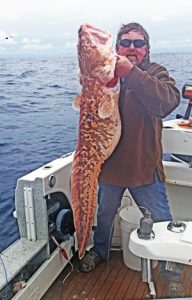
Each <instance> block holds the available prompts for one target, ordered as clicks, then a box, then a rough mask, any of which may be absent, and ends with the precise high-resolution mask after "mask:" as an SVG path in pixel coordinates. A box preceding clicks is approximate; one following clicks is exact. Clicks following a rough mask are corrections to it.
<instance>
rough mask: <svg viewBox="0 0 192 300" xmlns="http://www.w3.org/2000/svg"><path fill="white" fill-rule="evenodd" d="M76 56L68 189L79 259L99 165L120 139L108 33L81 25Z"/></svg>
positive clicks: (92, 207) (90, 219) (88, 228)
mask: <svg viewBox="0 0 192 300" xmlns="http://www.w3.org/2000/svg"><path fill="white" fill-rule="evenodd" d="M78 58H79V67H80V74H79V75H80V83H81V85H82V91H81V93H80V94H79V95H78V96H77V97H76V99H75V100H74V106H75V107H78V108H80V120H79V134H78V143H77V148H76V152H75V156H74V161H73V167H72V190H71V192H72V208H73V215H74V224H75V229H76V234H77V242H78V251H79V257H80V258H82V257H83V256H84V253H85V249H86V243H87V240H88V238H89V235H90V231H91V226H92V222H93V218H94V214H95V208H96V197H97V184H98V176H99V173H100V170H101V165H102V164H103V163H104V161H105V160H106V159H107V158H108V157H109V156H110V155H111V153H112V152H113V150H114V149H115V147H116V145H117V143H118V141H119V138H120V134H121V122H120V115H119V110H118V100H119V81H118V79H117V78H115V79H114V69H115V64H116V56H115V54H114V52H113V50H112V39H111V35H110V33H109V32H107V31H102V30H100V29H98V28H95V27H93V26H91V25H89V24H83V25H82V26H81V27H80V29H79V42H78ZM113 83H114V84H113ZM112 85H115V86H113V87H111V86H112Z"/></svg>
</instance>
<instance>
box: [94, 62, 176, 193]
mask: <svg viewBox="0 0 192 300" xmlns="http://www.w3.org/2000/svg"><path fill="white" fill-rule="evenodd" d="M179 101H180V93H179V91H178V89H177V88H176V87H175V81H174V79H172V78H170V77H169V74H168V72H167V70H166V69H165V68H164V67H163V66H161V65H159V64H156V63H149V64H148V66H147V67H146V68H145V70H141V69H140V68H138V67H137V66H134V67H133V69H132V70H131V71H130V73H129V75H128V76H127V78H126V79H125V80H124V82H123V83H122V84H121V91H120V102H119V109H120V115H121V122H122V134H121V138H120V141H119V144H118V145H117V147H116V149H115V150H114V152H113V153H112V155H111V156H110V157H109V158H108V159H107V160H106V161H105V163H104V164H103V166H102V169H101V173H100V176H99V181H100V182H103V183H109V184H115V185H120V186H125V187H136V186H141V185H145V184H151V183H153V182H154V181H155V173H156V170H157V172H158V174H159V177H160V179H161V180H162V181H164V180H165V175H164V170H163V165H162V145H161V133H162V118H163V117H165V116H167V115H168V114H169V113H170V112H171V111H173V110H174V109H175V108H176V107H177V106H178V104H179Z"/></svg>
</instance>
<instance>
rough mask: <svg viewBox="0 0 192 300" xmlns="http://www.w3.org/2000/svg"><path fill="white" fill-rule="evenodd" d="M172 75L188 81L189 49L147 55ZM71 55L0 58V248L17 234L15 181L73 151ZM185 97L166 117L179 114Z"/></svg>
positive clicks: (191, 74) (75, 84) (191, 70)
mask: <svg viewBox="0 0 192 300" xmlns="http://www.w3.org/2000/svg"><path fill="white" fill-rule="evenodd" d="M151 58H152V59H151V60H152V61H155V62H158V63H161V64H163V65H164V66H166V68H167V69H168V71H169V73H170V75H171V76H172V77H173V78H175V80H176V82H177V87H178V88H179V90H180V91H181V90H182V87H183V85H184V84H186V83H189V84H192V53H177V54H173V53H163V54H152V55H151ZM77 68H78V63H77V58H76V57H73V58H72V57H69V58H65V57H64V58H51V59H49V58H45V59H42V58H32V59H29V58H23V59H21V58H7V59H0V162H1V163H0V252H1V251H3V250H4V249H5V248H7V247H8V246H9V245H10V244H12V243H13V242H14V241H15V240H16V239H18V238H19V232H18V227H17V221H16V219H14V218H13V211H14V209H15V208H14V191H15V187H16V182H17V179H18V178H19V177H21V176H23V175H25V174H27V173H29V172H30V171H32V170H34V169H36V168H38V167H40V166H41V165H43V164H46V163H47V162H49V161H51V160H53V159H56V158H58V157H60V156H61V155H63V154H65V153H67V152H71V151H73V150H74V149H75V146H76V140H77V131H78V118H79V113H78V112H77V111H74V110H73V109H72V101H73V99H74V98H75V96H76V95H77V94H78V93H79V91H80V84H79V81H78V77H77ZM186 106H187V101H186V100H184V99H182V101H181V104H180V106H179V107H178V108H177V109H176V110H175V111H174V112H173V113H172V114H171V115H170V116H169V117H168V118H169V119H170V118H175V115H176V113H180V114H184V113H185V109H186Z"/></svg>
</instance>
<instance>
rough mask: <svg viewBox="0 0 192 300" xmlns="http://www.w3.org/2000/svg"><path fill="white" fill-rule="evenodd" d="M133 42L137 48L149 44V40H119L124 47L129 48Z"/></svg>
mask: <svg viewBox="0 0 192 300" xmlns="http://www.w3.org/2000/svg"><path fill="white" fill-rule="evenodd" d="M132 43H133V45H134V47H135V48H141V47H143V46H144V45H147V41H145V40H140V39H138V40H128V39H123V40H120V41H119V45H121V46H122V47H125V48H129V47H130V46H131V44H132Z"/></svg>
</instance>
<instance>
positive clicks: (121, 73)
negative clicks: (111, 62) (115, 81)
mask: <svg viewBox="0 0 192 300" xmlns="http://www.w3.org/2000/svg"><path fill="white" fill-rule="evenodd" d="M132 68H133V64H132V63H131V62H130V60H129V59H128V58H127V57H126V56H121V55H117V61H116V65H115V76H117V77H125V76H127V75H128V74H129V72H130V70H131V69H132Z"/></svg>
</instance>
